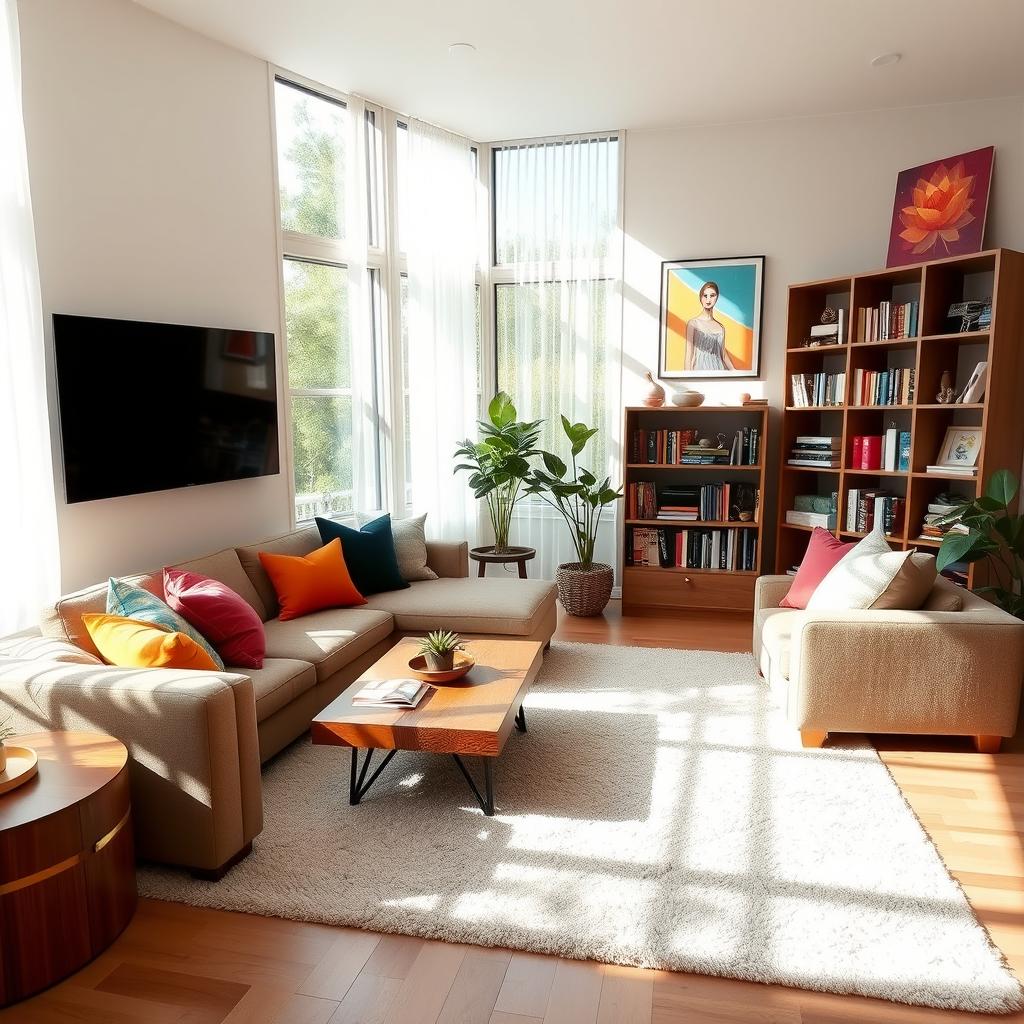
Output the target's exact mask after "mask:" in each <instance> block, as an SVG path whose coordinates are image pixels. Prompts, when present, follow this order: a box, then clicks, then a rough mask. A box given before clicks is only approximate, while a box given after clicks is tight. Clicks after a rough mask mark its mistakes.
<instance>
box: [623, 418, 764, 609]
mask: <svg viewBox="0 0 1024 1024" xmlns="http://www.w3.org/2000/svg"><path fill="white" fill-rule="evenodd" d="M743 427H756V428H757V429H758V430H759V431H760V432H761V440H760V451H761V457H760V459H759V460H758V464H757V465H750V466H748V465H718V466H714V465H709V466H682V465H675V464H665V463H646V462H630V461H629V459H630V452H631V443H632V438H633V433H634V431H637V430H641V429H642V430H689V429H695V430H697V431H698V434H699V436H708V437H712V438H714V437H716V435H717V434H719V433H722V434H725V435H726V438H727V439H728V441H727V443H728V444H729V445H731V444H732V439H733V437H734V435H735V433H736V431H737V430H740V429H742V428H743ZM622 438H623V459H622V462H623V465H624V466H625V479H626V484H627V487H628V485H629V484H631V483H637V482H639V481H652V482H653V483H654V484H655V486H656V487H657V489H658V490H659V492H660V490H661V488H662V487H663V486H665V485H667V484H684V483H685V484H690V485H693V486H698V485H700V484H705V483H708V484H710V483H723V482H724V483H730V484H731V483H736V484H752V485H754V486H755V487H757V489H758V491H759V493H760V501H759V504H758V508H757V512H756V521H755V522H728V521H722V520H714V521H711V520H704V521H700V520H698V521H696V522H685V523H680V522H673V521H668V520H659V519H629V518H627V515H626V514H624V515H623V517H622V550H623V554H624V556H625V561H626V564H625V565H624V566H623V571H622V605H623V610H624V611H627V612H629V611H633V610H636V609H638V608H680V609H682V608H713V609H720V608H740V609H743V608H753V606H754V581H755V580H756V579H757V577H758V575H759V574H760V571H761V565H762V558H763V548H764V545H763V543H762V540H763V537H764V521H765V506H764V474H765V457H764V456H765V452H766V451H767V444H768V407H767V406H765V405H730V406H724V405H701V406H697V407H696V408H680V407H677V406H664V407H662V408H661V409H649V408H647V406H630V407H628V408H627V409H626V411H625V421H624V424H623V432H622ZM634 527H655V528H657V527H665V528H668V529H670V530H675V529H703V528H708V529H736V530H742V531H743V532H744V533H745V534H748V535H749V534H750V533H754V534H755V535H756V537H757V558H756V563H755V568H753V569H749V570H743V569H736V570H729V569H696V568H693V569H682V568H676V567H671V568H663V567H661V566H656V565H654V566H641V565H636V566H634V565H630V564H629V556H630V550H631V549H630V541H631V534H632V529H633V528H634Z"/></svg>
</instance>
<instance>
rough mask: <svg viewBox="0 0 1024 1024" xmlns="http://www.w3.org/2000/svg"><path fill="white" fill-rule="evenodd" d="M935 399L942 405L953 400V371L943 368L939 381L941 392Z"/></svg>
mask: <svg viewBox="0 0 1024 1024" xmlns="http://www.w3.org/2000/svg"><path fill="white" fill-rule="evenodd" d="M935 401H937V402H938V403H939V404H940V405H949V404H950V403H951V402H952V401H953V371H952V370H943V371H942V378H941V379H940V381H939V393H938V394H937V395H936V396H935Z"/></svg>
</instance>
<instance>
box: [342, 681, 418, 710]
mask: <svg viewBox="0 0 1024 1024" xmlns="http://www.w3.org/2000/svg"><path fill="white" fill-rule="evenodd" d="M431 689H433V687H431V685H430V684H429V683H422V682H420V680H418V679H375V680H374V681H373V682H371V683H367V684H366V685H365V686H364V687H363V688H362V689H361V690H360V691H359V692H358V693H357V694H356V695H355V696H354V697H353V698H352V706H353V707H356V708H399V709H407V708H414V707H416V705H417V704H419V702H420V701H421V700H423V698H424V696H426V694H427V693H428V692H429V691H430V690H431Z"/></svg>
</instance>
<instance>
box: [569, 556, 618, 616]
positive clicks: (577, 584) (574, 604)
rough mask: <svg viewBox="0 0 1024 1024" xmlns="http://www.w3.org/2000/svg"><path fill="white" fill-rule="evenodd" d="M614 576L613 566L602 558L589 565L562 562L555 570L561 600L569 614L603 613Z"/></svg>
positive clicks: (610, 594) (609, 596)
mask: <svg viewBox="0 0 1024 1024" xmlns="http://www.w3.org/2000/svg"><path fill="white" fill-rule="evenodd" d="M614 578H615V574H614V573H613V572H612V567H611V566H610V565H604V564H603V563H601V562H594V564H593V565H591V567H590V568H589V569H584V568H583V566H582V565H581V564H580V563H579V562H563V563H562V564H561V565H560V566H559V567H558V571H557V572H556V573H555V582H556V583H557V585H558V600H559V601H561V602H562V607H563V608H564V609H565V610H566V611H567V612H568V613H569V614H570V615H580V616H586V615H600V614H601V612H603V611H604V609H605V605H607V604H608V601H609V600H610V599H611V596H612V582H613V581H614Z"/></svg>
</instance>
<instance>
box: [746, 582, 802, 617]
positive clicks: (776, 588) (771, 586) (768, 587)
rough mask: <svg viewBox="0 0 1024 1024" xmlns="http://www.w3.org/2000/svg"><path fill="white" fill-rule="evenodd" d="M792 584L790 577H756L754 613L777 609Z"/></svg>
mask: <svg viewBox="0 0 1024 1024" xmlns="http://www.w3.org/2000/svg"><path fill="white" fill-rule="evenodd" d="M792 583H793V577H792V576H785V575H783V576H758V577H757V579H756V580H755V581H754V611H755V612H758V611H760V610H761V609H762V608H778V607H779V602H780V601H781V600H782V599H783V598H784V597H785V596H786V594H788V593H789V588H790V586H792Z"/></svg>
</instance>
